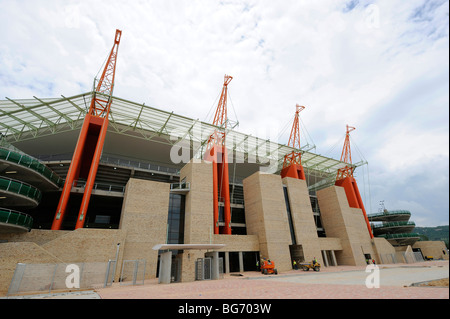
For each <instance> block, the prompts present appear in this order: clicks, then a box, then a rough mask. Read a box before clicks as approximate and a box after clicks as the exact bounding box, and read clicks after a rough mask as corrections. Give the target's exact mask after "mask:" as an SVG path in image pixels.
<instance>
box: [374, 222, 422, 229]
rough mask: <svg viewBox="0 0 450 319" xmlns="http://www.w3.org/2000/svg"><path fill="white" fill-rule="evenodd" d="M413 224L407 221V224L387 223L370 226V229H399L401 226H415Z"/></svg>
mask: <svg viewBox="0 0 450 319" xmlns="http://www.w3.org/2000/svg"><path fill="white" fill-rule="evenodd" d="M415 225H416V223H415V222H411V221H407V222H389V223H383V224H372V225H371V226H372V229H375V228H387V227H397V226H398V227H401V226H415Z"/></svg>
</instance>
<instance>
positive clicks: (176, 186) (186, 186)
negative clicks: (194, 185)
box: [170, 182, 191, 191]
mask: <svg viewBox="0 0 450 319" xmlns="http://www.w3.org/2000/svg"><path fill="white" fill-rule="evenodd" d="M190 189H191V183H189V182H181V183H171V184H170V190H171V191H189V190H190Z"/></svg>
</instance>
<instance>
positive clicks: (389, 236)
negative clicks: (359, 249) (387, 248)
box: [378, 233, 420, 239]
mask: <svg viewBox="0 0 450 319" xmlns="http://www.w3.org/2000/svg"><path fill="white" fill-rule="evenodd" d="M378 237H384V238H386V239H397V238H415V237H420V235H419V234H417V233H402V234H384V235H380V236H378Z"/></svg>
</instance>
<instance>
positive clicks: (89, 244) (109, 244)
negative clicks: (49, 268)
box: [0, 228, 125, 295]
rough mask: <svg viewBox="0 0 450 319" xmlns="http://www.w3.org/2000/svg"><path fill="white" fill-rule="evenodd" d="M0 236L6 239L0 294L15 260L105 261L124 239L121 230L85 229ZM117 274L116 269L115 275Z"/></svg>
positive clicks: (1, 252) (2, 248)
mask: <svg viewBox="0 0 450 319" xmlns="http://www.w3.org/2000/svg"><path fill="white" fill-rule="evenodd" d="M2 239H3V240H8V242H7V243H1V244H0V295H1V294H6V292H7V290H8V287H9V284H10V282H11V279H12V277H13V274H14V270H15V268H16V264H17V263H28V264H45V263H78V262H107V261H108V260H109V259H115V254H116V245H117V243H124V242H125V232H124V231H120V230H117V229H115V230H111V229H88V228H81V229H77V230H75V231H59V230H38V229H33V230H32V231H31V232H29V233H22V234H8V235H6V234H5V235H3V236H2ZM119 257H120V256H119ZM119 263H120V260H119ZM119 275H120V272H117V273H116V278H118V276H119Z"/></svg>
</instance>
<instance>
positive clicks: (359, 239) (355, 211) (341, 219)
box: [317, 186, 375, 266]
mask: <svg viewBox="0 0 450 319" xmlns="http://www.w3.org/2000/svg"><path fill="white" fill-rule="evenodd" d="M317 199H318V201H319V206H320V213H321V216H322V223H323V226H324V228H325V230H326V234H327V237H337V238H339V239H340V241H341V245H342V250H339V251H337V252H336V258H337V262H338V264H340V265H355V266H362V265H365V264H366V258H365V254H370V256H371V257H374V256H375V251H374V249H373V247H372V240H371V238H370V235H369V232H368V230H367V226H366V223H365V220H364V215H363V213H362V210H361V209H359V208H351V207H350V206H349V204H348V201H347V197H346V195H345V191H344V188H343V187H339V186H330V187H328V188H325V189H322V190H320V191H317Z"/></svg>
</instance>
